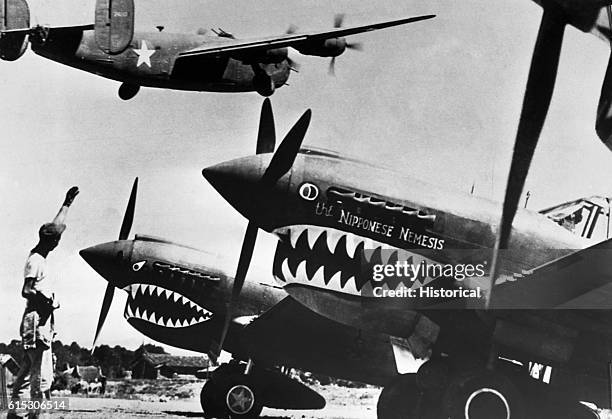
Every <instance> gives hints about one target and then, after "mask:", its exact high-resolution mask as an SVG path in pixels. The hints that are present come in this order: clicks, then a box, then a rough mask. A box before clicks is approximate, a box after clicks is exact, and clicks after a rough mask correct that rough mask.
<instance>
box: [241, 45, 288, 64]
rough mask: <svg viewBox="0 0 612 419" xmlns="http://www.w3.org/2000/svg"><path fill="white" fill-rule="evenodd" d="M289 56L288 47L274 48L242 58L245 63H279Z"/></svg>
mask: <svg viewBox="0 0 612 419" xmlns="http://www.w3.org/2000/svg"><path fill="white" fill-rule="evenodd" d="M288 57H289V51H288V48H274V49H268V50H265V51H262V52H260V53H255V54H249V55H246V56H243V57H240V60H241V61H242V62H243V63H245V64H278V63H282V62H283V61H285V60H287V58H288Z"/></svg>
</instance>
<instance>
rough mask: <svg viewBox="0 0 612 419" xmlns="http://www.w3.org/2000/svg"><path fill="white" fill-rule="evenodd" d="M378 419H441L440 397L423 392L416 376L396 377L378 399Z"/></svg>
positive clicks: (403, 375)
mask: <svg viewBox="0 0 612 419" xmlns="http://www.w3.org/2000/svg"><path fill="white" fill-rule="evenodd" d="M376 413H377V417H378V419H441V418H444V417H445V416H444V415H443V413H444V412H442V409H441V404H440V402H439V397H438V396H437V395H435V394H434V393H431V394H430V393H429V392H422V390H419V387H418V386H417V380H416V374H402V375H400V376H397V377H395V378H394V379H393V380H392V381H391V382H390V383H389V384H388V385H386V386H385V388H384V389H383V391H382V392H381V393H380V396H379V397H378V403H377V404H376Z"/></svg>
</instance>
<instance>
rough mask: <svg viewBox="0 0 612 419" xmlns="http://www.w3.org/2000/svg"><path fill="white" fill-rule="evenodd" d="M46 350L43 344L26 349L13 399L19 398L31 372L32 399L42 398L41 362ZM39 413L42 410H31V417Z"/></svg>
mask: <svg viewBox="0 0 612 419" xmlns="http://www.w3.org/2000/svg"><path fill="white" fill-rule="evenodd" d="M44 350H45V349H44V348H43V347H42V345H37V347H36V348H33V349H26V351H25V354H26V355H25V359H24V361H23V364H22V365H21V368H20V369H19V372H18V373H17V378H16V379H15V381H14V382H13V391H12V393H13V394H12V399H13V400H19V391H20V389H21V386H23V382H24V381H25V379H26V377H27V376H28V373H29V374H30V399H31V400H42V392H41V391H40V364H41V361H42V355H43V352H44ZM38 413H40V411H33V412H30V417H36V415H38Z"/></svg>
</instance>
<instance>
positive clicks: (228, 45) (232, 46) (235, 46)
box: [177, 15, 435, 61]
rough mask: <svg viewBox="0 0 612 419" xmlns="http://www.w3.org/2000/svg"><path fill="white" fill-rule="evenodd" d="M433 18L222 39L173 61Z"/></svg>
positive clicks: (293, 44) (303, 43) (230, 54)
mask: <svg viewBox="0 0 612 419" xmlns="http://www.w3.org/2000/svg"><path fill="white" fill-rule="evenodd" d="M433 17H435V15H423V16H414V17H409V18H405V19H399V20H392V21H386V22H381V23H375V24H369V25H362V26H354V27H350V28H334V29H330V30H325V31H315V32H309V33H301V34H300V33H287V34H284V35H280V36H270V37H262V38H257V39H245V40H240V39H228V38H224V41H227V42H223V44H222V45H218V44H215V45H202V46H200V47H197V48H193V49H190V50H187V51H183V52H181V53H180V54H179V55H178V57H177V61H181V60H185V59H187V58H189V57H203V56H215V57H233V58H241V57H243V56H251V55H253V54H256V53H258V52H263V51H266V50H270V49H275V48H283V47H298V48H299V47H303V46H308V44H309V43H316V42H321V41H324V40H326V39H333V38H339V37H344V36H349V35H355V34H358V33H363V32H370V31H375V30H378V29H384V28H389V27H392V26H398V25H404V24H407V23H413V22H418V21H420V20H426V19H431V18H433Z"/></svg>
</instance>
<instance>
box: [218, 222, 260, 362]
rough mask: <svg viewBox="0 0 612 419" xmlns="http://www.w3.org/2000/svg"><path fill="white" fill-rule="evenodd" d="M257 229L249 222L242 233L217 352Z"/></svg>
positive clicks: (226, 329) (223, 336) (249, 258)
mask: <svg viewBox="0 0 612 419" xmlns="http://www.w3.org/2000/svg"><path fill="white" fill-rule="evenodd" d="M257 230H258V227H257V225H256V224H255V223H253V222H251V221H249V224H248V225H247V229H246V232H245V233H244V239H243V240H242V249H241V250H240V259H238V268H237V269H236V277H235V278H234V286H233V287H232V295H231V297H230V300H229V302H228V304H227V306H226V307H227V312H226V315H225V321H224V323H223V329H222V331H221V339H220V341H219V352H220V351H221V349H223V344H224V343H225V338H226V336H227V331H228V330H229V325H230V321H231V319H232V317H233V313H234V306H235V304H236V301H237V300H238V297H239V296H240V292H241V291H242V286H243V285H244V280H245V279H246V275H247V272H248V271H249V265H250V264H251V258H252V257H253V249H255V241H256V240H257Z"/></svg>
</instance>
